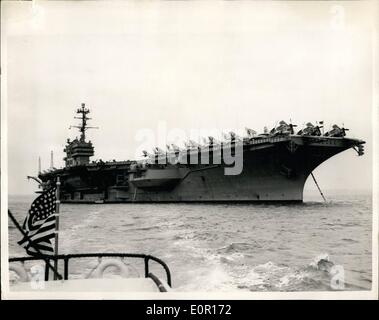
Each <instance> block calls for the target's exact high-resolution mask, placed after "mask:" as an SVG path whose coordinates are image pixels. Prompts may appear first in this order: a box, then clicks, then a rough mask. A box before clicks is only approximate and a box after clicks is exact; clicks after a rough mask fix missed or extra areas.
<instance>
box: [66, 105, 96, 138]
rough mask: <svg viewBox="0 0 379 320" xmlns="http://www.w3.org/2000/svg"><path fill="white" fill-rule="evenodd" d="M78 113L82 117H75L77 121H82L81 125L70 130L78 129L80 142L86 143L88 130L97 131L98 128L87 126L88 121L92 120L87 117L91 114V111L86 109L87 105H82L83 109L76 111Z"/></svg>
mask: <svg viewBox="0 0 379 320" xmlns="http://www.w3.org/2000/svg"><path fill="white" fill-rule="evenodd" d="M76 113H77V114H81V116H80V117H74V118H75V119H80V120H81V124H80V125H79V126H71V127H70V128H78V129H79V131H80V142H84V141H85V140H86V130H88V129H91V128H93V129H97V127H89V126H87V121H88V120H91V118H89V117H88V116H87V114H88V113H90V111H89V109H88V108H86V104H85V103H82V104H81V108H78V109H77V110H76Z"/></svg>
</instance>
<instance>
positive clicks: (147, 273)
mask: <svg viewBox="0 0 379 320" xmlns="http://www.w3.org/2000/svg"><path fill="white" fill-rule="evenodd" d="M46 257H47V256H35V257H17V258H9V262H25V261H33V260H44V262H45V281H49V266H48V263H49V262H50V260H52V261H60V260H63V263H64V268H63V270H64V271H63V272H64V273H63V278H64V279H65V280H68V274H69V272H68V271H69V261H70V260H71V259H80V258H102V257H116V258H139V259H143V260H144V265H145V278H151V279H152V280H153V281H154V282H155V283H156V285H157V286H158V287H160V286H161V283H160V281H159V278H157V277H156V276H155V275H154V274H152V273H151V272H150V270H149V261H150V260H152V261H155V262H157V263H158V264H160V265H161V266H162V267H163V269H164V270H165V272H166V277H167V284H168V285H169V286H170V287H171V273H170V269H169V268H168V266H167V265H166V263H165V262H163V261H162V260H161V259H159V258H157V257H154V256H151V255H146V254H139V253H78V254H60V255H57V256H48V257H47V258H46Z"/></svg>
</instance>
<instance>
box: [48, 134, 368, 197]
mask: <svg viewBox="0 0 379 320" xmlns="http://www.w3.org/2000/svg"><path fill="white" fill-rule="evenodd" d="M362 143H363V142H362V141H360V140H355V139H346V138H316V137H315V138H313V137H312V138H311V137H309V138H305V137H301V136H290V137H273V138H266V139H261V140H256V141H253V142H252V143H249V144H247V145H244V151H243V153H241V154H240V157H241V158H240V159H237V160H236V162H238V160H241V163H243V167H242V171H241V173H240V174H237V175H227V174H225V173H226V172H225V169H226V167H227V166H226V165H225V164H223V163H222V164H214V163H209V164H196V165H192V164H190V165H184V164H176V165H171V164H168V165H156V166H155V165H152V166H150V167H148V168H144V170H143V171H142V172H137V171H136V170H133V168H131V166H130V165H125V164H122V163H113V164H112V163H111V164H109V165H104V166H100V167H96V166H93V167H90V166H82V167H76V168H70V169H69V170H68V169H64V170H61V171H56V172H51V173H49V174H46V175H44V176H41V179H42V180H44V181H46V180H47V179H52V178H53V177H56V176H58V175H59V176H60V178H61V180H62V193H61V198H62V202H66V203H99V202H101V203H132V202H135V203H159V202H162V203H168V202H207V203H213V202H302V201H303V189H304V185H305V182H306V180H307V178H308V176H309V175H310V173H311V172H312V171H313V170H314V169H315V168H316V167H317V166H318V165H320V164H321V163H322V162H324V161H325V160H327V159H329V158H330V157H332V156H334V155H335V154H337V153H340V152H342V151H344V150H347V149H349V148H352V147H355V146H358V145H360V144H362ZM236 157H238V155H236ZM229 167H230V166H229Z"/></svg>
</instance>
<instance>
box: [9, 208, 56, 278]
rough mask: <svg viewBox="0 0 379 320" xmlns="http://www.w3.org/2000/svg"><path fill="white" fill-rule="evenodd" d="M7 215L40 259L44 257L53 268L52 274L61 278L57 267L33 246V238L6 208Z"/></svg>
mask: <svg viewBox="0 0 379 320" xmlns="http://www.w3.org/2000/svg"><path fill="white" fill-rule="evenodd" d="M8 216H9V217H10V218H11V220H12V222H13V224H14V225H15V226H16V228H17V229H18V231H20V232H21V234H22V235H23V236H24V237H25V238H26V239H27V240H28V241H29V243H30V246H32V247H33V248H34V249H35V250H36V251H37V253H38V254H39V255H40V256H42V257H41V259H44V260H45V263H46V265H47V266H48V267H49V268H50V269H52V270H53V272H54V276H56V277H58V279H63V278H62V276H61V275H60V274H59V273H58V271H57V269H55V268H54V267H53V266H52V265H51V264H50V262H49V259H48V257H46V256H44V254H43V253H42V252H41V251H40V250H39V249H38V247H35V246H34V243H33V240H31V239H30V237H29V236H28V235H27V234H26V232H25V231H24V230H23V229H22V228H21V226H20V225H19V223H18V222H17V220H16V218H15V217H14V216H13V214H12V212H11V211H10V210H9V209H8Z"/></svg>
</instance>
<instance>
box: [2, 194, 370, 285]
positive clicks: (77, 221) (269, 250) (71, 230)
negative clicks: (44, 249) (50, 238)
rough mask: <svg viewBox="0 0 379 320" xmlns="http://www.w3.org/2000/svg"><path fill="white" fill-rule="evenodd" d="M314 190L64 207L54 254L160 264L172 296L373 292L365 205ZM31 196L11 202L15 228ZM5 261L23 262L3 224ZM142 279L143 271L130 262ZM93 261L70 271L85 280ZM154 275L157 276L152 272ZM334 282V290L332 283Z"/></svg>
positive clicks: (353, 197) (366, 198) (360, 197)
mask: <svg viewBox="0 0 379 320" xmlns="http://www.w3.org/2000/svg"><path fill="white" fill-rule="evenodd" d="M325 194H326V196H327V202H323V200H322V199H321V198H320V195H319V194H317V193H313V192H307V193H306V194H305V202H304V203H303V204H286V205H284V204H107V205H105V204H96V205H80V204H62V205H61V215H60V230H61V232H60V242H59V250H60V253H83V252H131V253H146V254H151V255H154V256H156V257H158V258H160V259H162V260H163V261H165V262H166V263H167V265H168V266H169V268H170V270H171V273H172V282H173V283H172V285H173V288H174V290H177V291H315V290H335V287H333V284H334V285H335V281H334V280H335V276H336V274H337V273H338V277H339V279H343V282H342V283H343V286H342V287H341V282H338V284H339V285H340V287H339V288H338V289H344V290H369V289H371V281H372V276H371V244H372V238H371V232H372V197H371V195H370V194H369V193H356V192H347V193H346V192H336V191H326V192H325ZM34 197H35V195H30V196H10V197H9V208H10V210H11V211H12V212H13V213H14V215H15V217H16V218H17V219H18V221H20V222H22V221H23V219H24V217H25V215H26V212H27V210H28V209H29V207H30V205H31V202H32V201H33V198H34ZM9 223H10V225H9V254H10V256H11V257H13V256H24V255H25V253H24V250H23V249H22V248H21V247H19V246H18V245H17V240H20V238H21V237H20V234H19V232H18V230H17V229H16V228H15V227H14V226H13V225H11V222H9ZM127 262H128V263H130V268H131V270H132V271H133V272H134V273H135V274H136V275H138V274H139V275H141V276H143V274H144V273H143V265H142V264H140V262H137V261H136V262H134V261H132V260H130V261H129V260H128V261H127ZM96 264H97V261H94V260H93V259H85V260H83V261H80V262H75V263H72V265H71V266H70V268H71V269H70V273H71V274H70V276H71V277H73V278H80V277H84V276H85V275H86V274H88V273H90V272H91V270H92V269H93V268H94V266H96ZM153 270H154V272H155V273H157V274H158V275H159V276H161V277H163V278H164V273H163V272H161V269H160V268H159V266H153ZM341 277H342V278H341ZM333 281H334V282H333Z"/></svg>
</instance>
